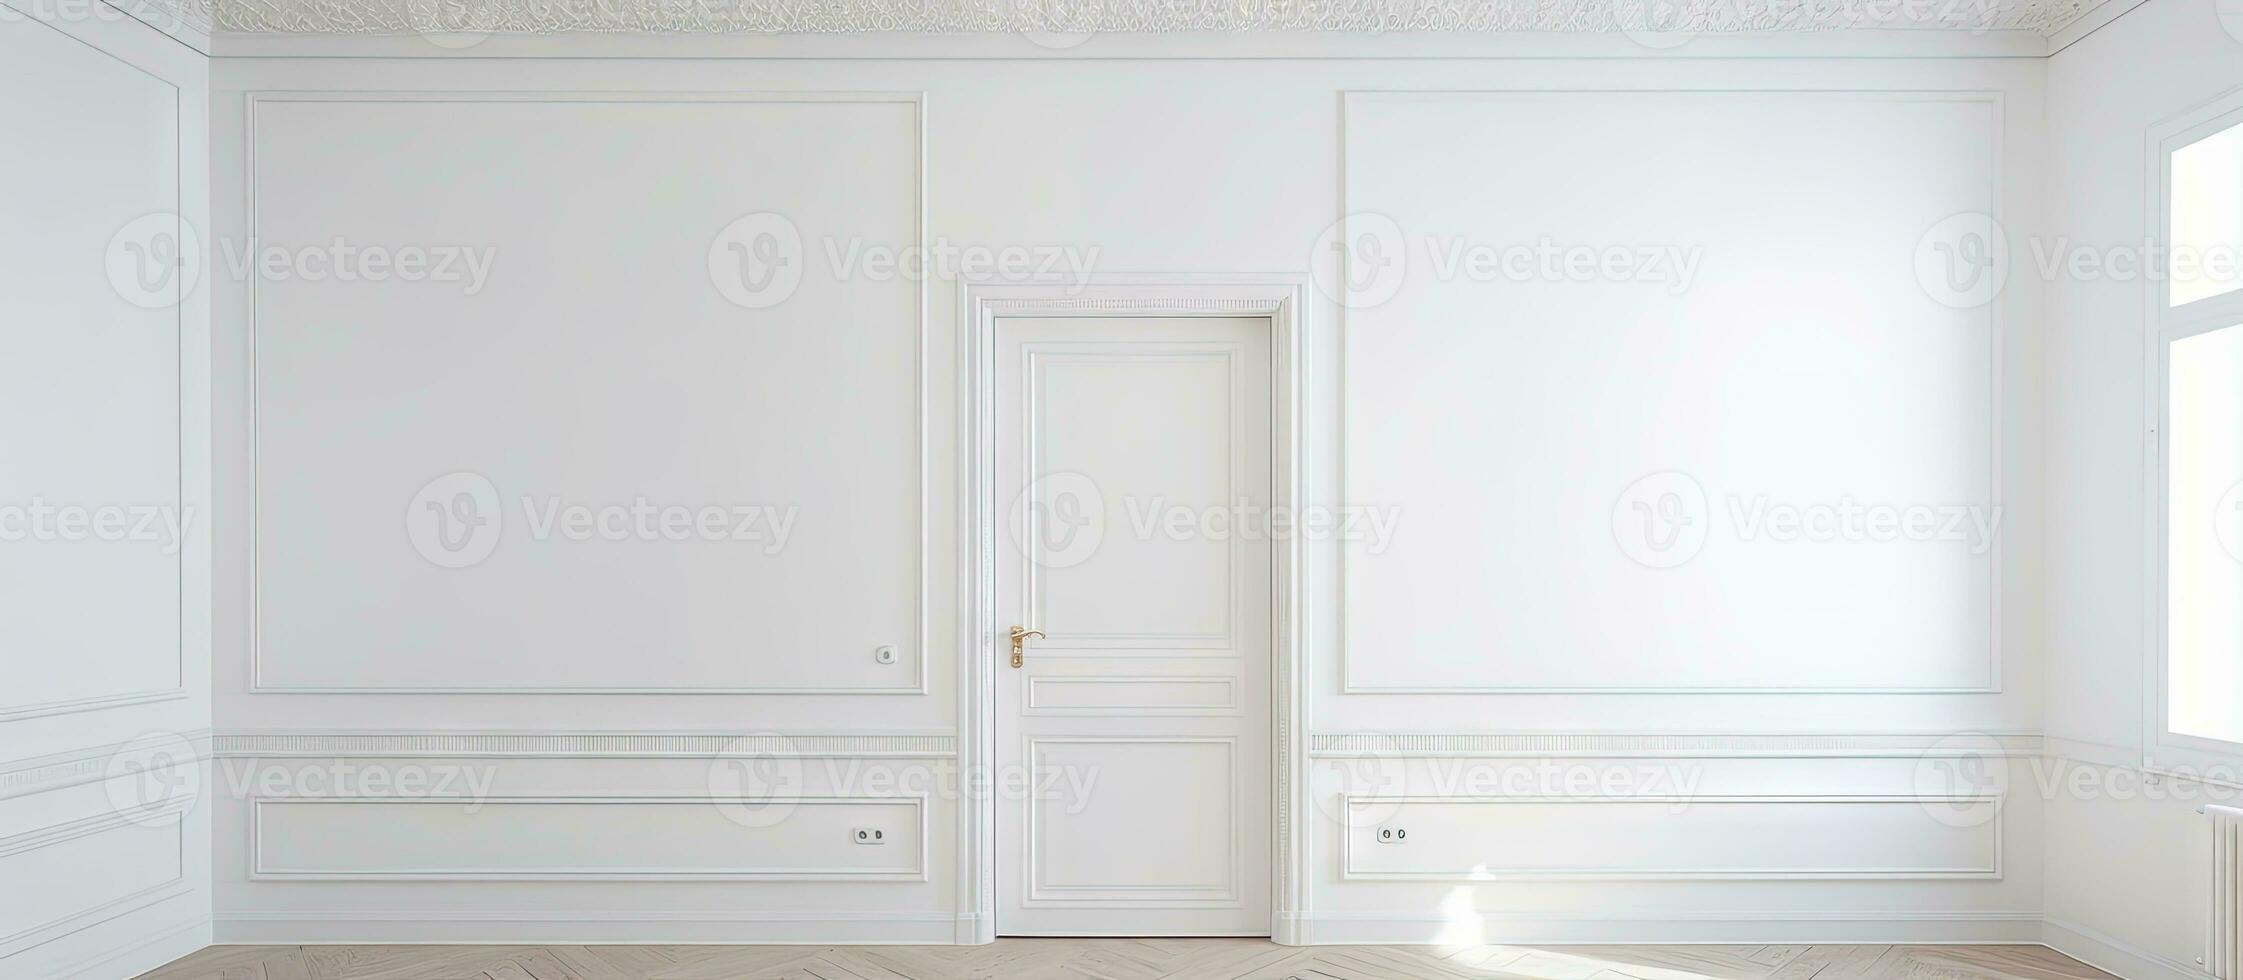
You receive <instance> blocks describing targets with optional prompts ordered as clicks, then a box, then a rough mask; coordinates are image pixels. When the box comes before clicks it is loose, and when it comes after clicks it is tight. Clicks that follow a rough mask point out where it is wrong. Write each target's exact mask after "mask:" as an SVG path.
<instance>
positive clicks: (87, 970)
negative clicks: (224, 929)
mask: <svg viewBox="0 0 2243 980" xmlns="http://www.w3.org/2000/svg"><path fill="white" fill-rule="evenodd" d="M210 945H212V939H211V931H210V920H209V919H207V918H204V917H201V916H197V917H196V918H194V919H193V920H190V921H188V922H183V923H181V924H179V925H178V926H176V927H173V928H171V929H167V930H165V931H163V932H161V933H158V934H156V935H154V936H151V937H149V938H148V939H147V940H145V941H143V942H141V943H138V944H136V945H133V946H130V947H127V948H125V949H121V950H114V951H111V952H106V953H101V954H98V955H96V956H94V957H93V958H91V959H86V960H80V961H78V962H76V963H72V964H69V965H67V966H59V967H56V968H54V970H53V971H52V972H51V973H42V974H39V975H41V976H52V977H55V978H56V980H117V978H118V977H137V976H139V975H141V974H143V973H146V972H148V971H150V970H153V969H155V968H157V967H159V966H162V965H164V964H166V963H169V962H171V961H173V960H176V959H179V958H180V957H182V956H187V955H189V954H191V953H194V952H197V951H199V950H201V949H203V948H204V947H207V946H210Z"/></svg>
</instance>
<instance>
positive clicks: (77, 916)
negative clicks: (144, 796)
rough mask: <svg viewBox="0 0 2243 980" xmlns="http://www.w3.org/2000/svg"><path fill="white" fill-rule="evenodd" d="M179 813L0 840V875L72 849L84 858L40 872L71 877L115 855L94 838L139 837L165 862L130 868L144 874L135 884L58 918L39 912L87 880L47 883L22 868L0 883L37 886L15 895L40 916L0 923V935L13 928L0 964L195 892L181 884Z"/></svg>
mask: <svg viewBox="0 0 2243 980" xmlns="http://www.w3.org/2000/svg"><path fill="white" fill-rule="evenodd" d="M185 809H186V806H185V804H184V803H168V804H165V805H160V806H150V807H143V808H140V809H134V810H126V811H118V812H112V813H103V814H98V815H95V816H90V817H86V818H83V819H80V820H74V821H71V822H69V823H64V824H59V825H56V826H53V827H46V828H42V829H39V830H35V831H30V832H28V833H23V834H17V835H15V836H12V837H7V838H0V868H6V867H7V866H8V865H9V864H11V863H13V862H17V861H36V860H38V859H39V858H40V857H41V856H42V855H41V852H44V851H48V850H49V849H56V848H60V849H64V850H68V849H70V848H72V847H73V846H75V847H76V848H77V849H79V850H81V851H83V852H84V853H80V854H74V855H70V856H67V857H65V858H58V859H55V860H56V861H57V864H56V866H55V867H53V868H48V869H43V872H54V871H61V870H63V869H65V868H67V869H70V870H72V871H76V870H79V869H83V868H86V867H91V866H96V865H97V864H98V861H99V859H100V858H101V857H102V856H105V855H108V854H111V853H114V852H115V851H116V850H118V849H119V845H117V844H116V843H115V842H113V841H112V842H111V843H108V844H102V843H99V839H100V838H103V837H105V836H108V835H113V834H128V835H129V834H145V835H149V836H150V837H151V838H153V839H154V840H159V841H161V842H162V847H161V849H160V853H157V854H155V855H152V856H154V857H157V858H161V859H163V861H164V863H163V864H161V865H158V866H156V867H155V868H153V869H151V868H149V867H146V866H144V865H143V864H140V863H136V864H135V866H134V870H136V871H140V872H146V873H145V874H143V875H142V879H141V880H131V881H128V882H127V883H125V884H124V885H122V886H120V887H119V888H114V889H110V890H109V891H108V892H105V893H97V894H94V895H92V896H89V897H87V899H86V901H87V904H84V905H81V906H79V907H77V908H76V909H74V910H72V911H69V912H66V913H64V914H62V915H59V916H50V915H48V913H47V912H46V911H44V910H45V909H47V908H48V906H47V905H46V903H48V902H53V901H66V900H67V899H68V898H70V897H77V896H70V895H69V894H68V893H69V892H70V891H73V890H75V889H77V888H82V887H83V886H84V885H85V884H86V883H87V882H89V881H91V880H92V879H90V878H88V877H85V876H82V875H72V876H70V877H68V878H53V877H49V876H48V875H47V874H46V873H42V872H34V871H32V870H30V869H22V868H18V869H16V870H13V871H8V872H6V873H5V874H0V877H4V878H6V879H8V880H10V881H37V882H40V883H41V884H42V886H43V887H41V888H38V889H25V890H22V891H20V892H18V894H17V900H19V901H36V902H37V903H39V906H40V908H41V909H42V911H41V912H40V913H39V915H40V916H41V918H39V919H38V921H33V922H28V923H26V922H20V921H8V920H0V928H9V927H12V928H9V931H7V932H5V933H0V957H7V956H13V955H15V954H17V953H20V952H22V951H24V950H26V949H29V948H31V947H33V946H37V945H40V944H42V943H47V942H52V941H54V940H56V939H60V938H62V937H63V936H67V935H70V934H71V933H74V932H78V931H80V930H83V929H89V928H92V927H93V926H96V925H100V924H101V923H103V922H107V921H109V920H111V919H115V918H118V917H120V916H124V915H129V914H131V913H133V912H137V911H139V910H141V909H145V908H148V907H151V906H153V905H156V904H158V903H161V902H166V901H169V900H171V899H173V898H177V897H179V896H181V895H187V894H190V893H192V892H194V891H195V890H196V889H197V888H199V887H201V886H200V884H199V883H197V882H193V881H189V880H188V879H187V855H188V849H187V838H186V829H185V823H184V821H185ZM135 843H140V844H146V843H148V842H147V841H138V842H135ZM19 876H20V877H19ZM11 918H13V916H11Z"/></svg>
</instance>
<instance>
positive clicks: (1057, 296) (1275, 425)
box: [957, 273, 1311, 945]
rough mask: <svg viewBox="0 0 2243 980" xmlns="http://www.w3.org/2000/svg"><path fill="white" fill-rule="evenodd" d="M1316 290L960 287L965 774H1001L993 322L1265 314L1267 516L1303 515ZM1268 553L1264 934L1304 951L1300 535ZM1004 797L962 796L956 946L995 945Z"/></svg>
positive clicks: (1181, 284)
mask: <svg viewBox="0 0 2243 980" xmlns="http://www.w3.org/2000/svg"><path fill="white" fill-rule="evenodd" d="M1309 302H1310V293H1309V280H1308V278H1307V277H1306V276H1295V275H1286V274H1248V275H1191V274H1175V275H1164V274H1145V273H1133V274H1119V275H1110V276H1098V277H1094V278H1092V279H1091V280H1090V281H1089V283H1088V284H1076V283H1050V284H1043V283H1037V284H1012V283H1007V284H984V283H968V284H965V285H963V286H961V287H960V288H959V309H958V325H959V329H958V334H959V346H960V350H959V356H958V365H959V384H958V391H959V401H960V404H959V417H960V419H962V420H963V423H964V434H963V438H962V439H960V440H959V452H960V459H959V468H958V471H959V474H960V484H961V485H960V488H959V511H960V513H959V527H960V528H961V529H962V532H963V540H962V541H961V545H962V547H961V548H960V549H959V551H960V561H962V562H963V563H964V566H965V567H964V568H962V569H961V570H960V571H961V574H960V579H959V581H960V582H961V583H962V584H963V586H964V587H963V588H962V589H960V593H959V604H960V609H959V617H958V621H959V638H958V649H959V650H960V651H961V654H960V655H961V659H962V661H963V662H962V664H961V667H962V668H963V669H961V670H960V671H959V672H958V675H959V691H958V710H959V731H958V765H959V771H960V772H962V773H975V772H980V773H988V772H991V771H993V769H994V767H995V765H996V726H997V717H996V667H997V655H996V654H997V651H996V646H997V643H998V637H997V635H996V634H997V628H998V627H997V623H996V562H995V554H996V553H995V549H996V532H997V518H996V501H995V498H994V492H995V468H996V443H995V440H994V435H995V432H994V430H995V425H996V390H995V374H994V364H993V363H992V361H993V355H994V351H995V348H996V332H997V318H998V317H1193V316H1201V317H1266V318H1268V319H1269V321H1270V382H1271V384H1270V395H1271V406H1270V421H1271V425H1270V436H1271V439H1270V441H1271V445H1270V464H1271V472H1272V474H1273V475H1274V477H1275V478H1274V479H1273V480H1272V483H1273V486H1272V487H1271V496H1270V506H1271V507H1272V508H1278V507H1283V508H1287V509H1288V510H1289V511H1292V512H1294V513H1298V508H1299V507H1300V506H1301V504H1302V502H1303V496H1302V480H1301V475H1302V473H1303V472H1304V470H1305V469H1306V467H1305V466H1304V465H1303V461H1302V451H1303V447H1304V443H1305V440H1304V439H1303V437H1302V431H1301V430H1302V421H1303V416H1304V413H1303V411H1302V406H1303V405H1304V404H1309V402H1308V400H1307V398H1306V393H1307V391H1308V389H1309V378H1310V373H1309V370H1308V365H1307V360H1306V358H1305V356H1304V352H1305V350H1306V345H1305V343H1304V340H1305V337H1306V335H1307V334H1308V316H1309ZM1274 545H1275V547H1274V549H1273V554H1272V555H1271V564H1272V566H1273V567H1272V568H1271V580H1270V585H1271V589H1270V594H1271V603H1270V605H1271V609H1270V616H1271V626H1272V634H1271V635H1272V637H1273V638H1274V640H1275V642H1274V644H1273V649H1272V651H1271V662H1270V686H1271V692H1270V698H1271V700H1270V724H1271V733H1270V747H1271V752H1272V759H1271V775H1272V783H1273V785H1272V787H1271V793H1272V795H1271V804H1272V805H1271V817H1272V823H1273V824H1274V826H1273V827H1272V828H1271V831H1272V832H1271V834H1270V846H1271V849H1272V854H1271V862H1270V868H1271V872H1272V873H1271V875H1270V887H1271V890H1272V892H1273V894H1272V896H1271V898H1272V901H1271V903H1270V908H1271V922H1270V936H1271V938H1272V939H1273V940H1275V941H1276V942H1279V943H1284V944H1287V945H1295V944H1298V943H1299V938H1298V934H1297V932H1296V926H1297V924H1298V923H1300V922H1301V921H1302V920H1303V919H1304V917H1305V915H1304V913H1305V912H1306V908H1307V882H1308V875H1307V873H1306V870H1307V869H1306V863H1307V854H1308V853H1309V849H1308V840H1307V833H1308V830H1309V827H1310V823H1311V822H1310V821H1309V820H1307V819H1306V818H1305V814H1306V812H1307V808H1306V806H1305V804H1306V802H1307V801H1306V799H1305V798H1304V797H1302V796H1301V795H1300V792H1301V790H1302V788H1303V786H1304V780H1303V779H1302V778H1301V772H1302V770H1303V767H1304V766H1305V765H1306V763H1307V756H1306V754H1305V748H1306V745H1305V742H1304V741H1303V740H1302V737H1301V733H1302V732H1303V731H1304V730H1305V728H1306V724H1305V723H1306V711H1307V693H1306V686H1305V685H1306V670H1305V667H1306V647H1305V644H1304V638H1303V623H1304V617H1303V614H1302V613H1303V611H1302V599H1303V597H1304V596H1305V595H1307V594H1308V593H1307V590H1306V578H1307V564H1306V562H1305V560H1304V558H1305V556H1304V554H1303V548H1302V542H1301V541H1300V540H1299V536H1298V535H1288V536H1286V537H1284V538H1283V539H1280V540H1278V541H1276V542H1274ZM996 817H997V808H996V800H995V798H994V795H993V794H990V793H971V792H969V793H966V794H964V798H963V799H961V800H960V806H959V819H958V865H957V867H958V904H957V909H958V932H957V937H958V939H957V941H958V942H960V943H988V942H994V941H996V938H997V909H996V904H997V878H996V871H997V866H996V858H997V848H996V840H995V835H996V825H997V820H996Z"/></svg>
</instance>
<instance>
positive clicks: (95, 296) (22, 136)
mask: <svg viewBox="0 0 2243 980" xmlns="http://www.w3.org/2000/svg"><path fill="white" fill-rule="evenodd" d="M0 91H5V92H7V93H10V96H9V97H7V98H4V99H0V132H6V133H9V134H11V140H15V141H20V142H19V144H18V145H20V146H24V147H33V146H37V147H46V148H47V149H46V150H45V151H42V152H19V153H10V154H8V155H7V158H6V159H5V160H0V186H6V187H9V188H14V189H15V191H14V192H13V193H11V194H9V195H8V196H7V197H6V198H5V199H0V295H5V296H7V297H8V300H7V303H8V311H7V314H6V316H4V317H0V347H4V349H5V350H6V351H7V356H5V357H0V459H4V460H5V463H0V507H4V508H6V511H7V512H6V513H5V514H0V650H6V651H7V652H8V654H7V655H8V657H9V660H8V665H9V669H8V670H7V671H6V674H7V680H6V682H5V683H4V684H0V722H5V721H9V720H12V719H22V718H31V717H39V716H49V715H57V714H67V713H71V712H77V711H86V710H92V709H96V708H107V707H116V706H120V705H125V704H136V703H145V702H148V701H155V700H164V699H170V698H181V697H185V696H187V692H186V691H185V690H184V687H185V684H186V678H185V676H184V673H185V671H186V664H185V656H186V655H185V650H184V644H183V640H182V638H181V631H182V622H181V609H182V602H181V590H182V588H183V582H184V581H185V577H184V570H185V566H184V564H183V563H184V562H185V561H186V557H187V553H188V549H187V547H186V544H187V540H186V538H187V535H188V533H189V532H188V529H189V528H191V527H192V526H193V525H192V524H191V523H190V522H199V521H204V520H208V518H209V515H207V514H200V513H196V514H189V513H186V510H187V508H186V506H185V500H186V499H187V497H186V495H185V494H184V493H183V492H182V487H181V460H180V454H181V426H182V424H183V422H182V419H183V415H182V413H181V411H180V363H181V362H180V345H181V343H182V337H183V333H182V324H183V316H184V315H185V308H184V307H183V306H182V305H181V303H180V302H179V300H180V299H181V297H183V296H185V295H188V293H189V291H190V290H192V289H193V288H194V285H195V284H194V283H193V282H190V281H189V277H190V276H192V275H194V274H195V272H196V271H197V270H199V265H191V266H186V267H181V266H178V265H175V264H174V263H177V262H180V261H182V258H183V254H182V250H183V249H189V248H193V249H194V250H195V251H196V252H197V254H198V255H199V245H196V244H195V239H196V236H197V235H198V234H199V232H198V231H197V230H196V229H195V228H193V227H192V225H191V223H186V222H183V221H182V220H181V218H180V213H179V212H180V210H181V207H182V203H181V190H180V188H181V178H180V166H181V157H180V151H179V140H180V109H181V95H180V90H179V88H178V86H176V85H173V84H172V83H170V82H168V81H166V80H164V79H163V78H160V77H158V76H156V75H154V74H151V73H149V72H148V71H146V70H143V69H142V68H140V67H137V66H135V65H134V64H132V63H131V62H129V61H125V60H122V59H119V58H117V57H113V56H111V55H108V54H105V53H103V52H101V51H100V50H98V49H97V48H94V47H90V46H88V45H87V44H85V43H82V42H81V41H79V40H78V39H76V38H73V37H71V36H70V35H68V34H66V33H64V32H63V31H62V30H60V29H58V28H56V27H53V26H50V25H48V24H45V23H41V22H40V21H38V20H36V19H29V18H23V17H14V18H5V19H0ZM96 107H98V111H95V109H96ZM105 260H106V262H107V265H106V266H105V265H104V261H105ZM121 613H122V614H121ZM18 658H20V659H18ZM13 754H15V753H14V752H13V751H11V750H10V749H8V748H0V756H5V755H13Z"/></svg>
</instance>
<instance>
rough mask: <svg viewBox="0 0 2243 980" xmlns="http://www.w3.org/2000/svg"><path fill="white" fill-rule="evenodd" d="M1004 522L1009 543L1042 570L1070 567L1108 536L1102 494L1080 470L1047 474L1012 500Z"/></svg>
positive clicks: (1094, 549) (1024, 488)
mask: <svg viewBox="0 0 2243 980" xmlns="http://www.w3.org/2000/svg"><path fill="white" fill-rule="evenodd" d="M1006 526H1008V527H1009V528H1011V530H1012V540H1013V546H1014V547H1016V548H1018V549H1020V553H1021V554H1022V555H1023V556H1025V557H1027V559H1028V560H1029V561H1031V562H1034V563H1035V564H1037V565H1039V566H1041V567H1044V568H1072V567H1074V566H1076V565H1080V564H1082V563H1083V562H1086V561H1089V560H1090V557H1091V556H1092V555H1095V554H1097V553H1098V546H1099V544H1100V543H1102V542H1103V541H1104V540H1105V537H1106V495H1105V494H1103V493H1101V492H1099V489H1098V482H1097V481H1095V480H1092V479H1091V478H1090V477H1088V476H1085V475H1083V474H1081V473H1050V474H1046V475H1044V476H1042V477H1038V478H1037V479H1036V480H1034V481H1033V482H1031V483H1029V484H1028V485H1027V486H1025V487H1022V488H1021V490H1020V492H1019V493H1018V494H1015V495H1014V496H1013V499H1012V507H1011V508H1010V510H1009V511H1008V514H1007V519H1006Z"/></svg>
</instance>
